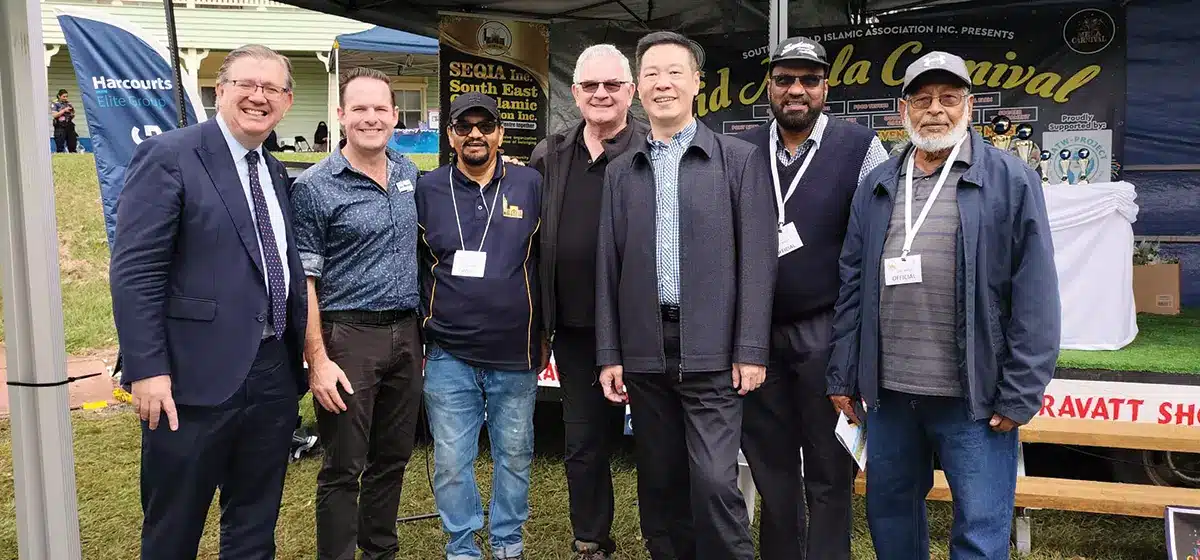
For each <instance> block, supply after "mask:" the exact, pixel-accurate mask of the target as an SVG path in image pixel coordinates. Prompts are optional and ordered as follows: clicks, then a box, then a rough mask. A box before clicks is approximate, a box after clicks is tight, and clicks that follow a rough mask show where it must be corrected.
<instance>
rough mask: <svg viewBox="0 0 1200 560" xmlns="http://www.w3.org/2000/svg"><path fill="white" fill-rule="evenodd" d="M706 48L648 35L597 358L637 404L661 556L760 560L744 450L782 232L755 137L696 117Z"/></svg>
mask: <svg viewBox="0 0 1200 560" xmlns="http://www.w3.org/2000/svg"><path fill="white" fill-rule="evenodd" d="M701 56H702V53H701V51H700V47H699V45H697V44H696V43H694V42H693V41H690V40H688V39H687V38H685V37H684V36H682V35H680V34H678V33H674V32H669V31H660V32H654V33H650V34H648V35H646V36H644V37H642V39H641V40H639V41H638V45H637V60H638V63H637V66H638V76H639V77H638V85H637V87H638V94H639V96H640V98H641V101H642V106H643V107H645V108H646V114H647V115H648V116H649V118H650V133H649V134H647V135H645V136H640V137H638V138H635V139H633V145H632V146H630V147H629V149H628V150H627V151H626V153H625V154H623V155H621V156H620V157H617V158H616V159H614V160H613V161H612V162H611V163H609V164H608V169H607V170H605V177H604V192H603V194H602V196H601V210H600V230H599V241H598V243H597V269H598V271H597V276H596V357H597V363H598V364H599V365H600V366H601V367H602V370H601V374H600V384H601V387H602V388H603V390H604V394H605V396H606V397H607V398H609V399H610V400H612V401H614V402H619V403H624V402H629V403H630V407H631V411H632V414H633V435H634V440H635V442H636V445H637V467H638V506H639V508H640V510H641V526H642V534H643V536H644V537H645V542H646V548H647V549H648V550H649V551H650V554H651V557H652V558H654V559H655V560H659V559H670V558H698V559H705V560H707V559H713V560H716V559H720V560H750V559H753V558H754V544H753V542H752V541H751V539H750V530H749V521H748V516H747V512H746V503H745V501H744V498H743V497H742V494H741V492H740V491H739V490H738V486H737V475H738V447H739V443H740V441H741V433H742V402H743V397H744V396H745V395H747V394H748V393H750V392H751V391H754V390H755V389H757V388H758V386H759V385H761V384H762V382H763V378H764V377H765V375H766V364H767V358H768V350H769V348H768V346H769V343H770V330H771V298H772V294H773V293H774V288H775V268H776V263H777V261H778V259H777V257H776V252H777V251H776V244H777V236H776V234H775V228H774V227H773V220H771V219H769V218H768V217H769V216H772V215H773V212H774V211H773V210H772V208H771V191H770V184H771V183H770V181H771V179H770V170H769V169H768V168H767V166H766V163H765V160H764V159H763V158H762V157H761V156H759V155H758V148H756V147H755V146H754V145H753V144H750V143H748V142H746V141H744V140H740V139H737V138H734V137H731V136H724V135H720V134H716V133H714V132H713V131H712V130H710V129H709V128H708V127H706V126H705V125H704V124H703V123H701V122H700V121H699V120H697V119H696V118H695V116H693V114H692V102H693V100H694V99H695V96H696V92H697V91H699V89H700V57H701Z"/></svg>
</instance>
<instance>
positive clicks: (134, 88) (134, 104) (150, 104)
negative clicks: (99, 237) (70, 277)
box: [58, 8, 206, 247]
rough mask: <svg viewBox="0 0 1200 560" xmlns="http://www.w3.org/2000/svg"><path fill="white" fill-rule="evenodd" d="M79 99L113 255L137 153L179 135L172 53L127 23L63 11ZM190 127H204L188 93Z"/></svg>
mask: <svg viewBox="0 0 1200 560" xmlns="http://www.w3.org/2000/svg"><path fill="white" fill-rule="evenodd" d="M58 12H59V15H58V24H59V26H61V27H62V30H63V36H64V37H65V39H66V41H67V48H68V49H69V50H70V54H71V64H72V65H74V67H75V79H76V81H77V82H78V83H79V97H80V98H82V99H83V108H84V111H85V112H86V114H87V121H88V129H89V130H90V133H91V138H92V152H93V153H94V154H95V157H96V175H97V178H98V179H99V181H100V199H101V202H102V204H103V206H104V222H105V229H106V230H107V233H108V244H109V246H110V247H111V246H112V242H113V235H114V234H115V232H116V217H117V213H116V212H117V210H116V208H117V197H118V196H120V194H121V188H122V187H123V186H124V184H125V170H126V168H127V167H128V166H129V160H130V159H131V158H132V157H133V150H134V148H136V147H137V145H138V144H141V143H142V141H143V140H145V139H146V138H147V137H149V136H153V135H155V134H161V133H163V132H165V131H167V130H171V129H173V128H176V124H177V123H178V112H177V109H176V104H175V99H176V95H177V92H176V89H175V88H177V87H182V85H181V84H176V83H175V74H174V72H173V71H172V69H171V59H170V55H169V54H168V51H167V50H166V49H165V48H163V47H162V46H161V45H159V44H158V43H157V42H156V41H155V40H154V38H153V37H151V36H150V35H149V34H148V33H146V32H144V31H142V30H141V29H139V28H138V27H137V26H135V25H134V24H132V23H129V22H127V21H123V20H120V19H116V18H113V17H111V16H109V15H107V14H103V13H95V12H91V11H85V10H82V9H75V8H71V9H68V8H59V9H58ZM187 99H188V103H186V105H187V122H188V123H189V124H194V123H196V122H200V121H203V120H205V117H206V115H205V113H204V109H203V106H202V105H201V103H200V101H199V98H198V97H196V96H195V92H188V96H187Z"/></svg>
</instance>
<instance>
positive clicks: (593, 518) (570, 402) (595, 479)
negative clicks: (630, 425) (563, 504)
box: [554, 327, 625, 551]
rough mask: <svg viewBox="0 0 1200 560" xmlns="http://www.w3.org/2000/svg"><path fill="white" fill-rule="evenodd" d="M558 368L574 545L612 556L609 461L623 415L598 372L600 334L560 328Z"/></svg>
mask: <svg viewBox="0 0 1200 560" xmlns="http://www.w3.org/2000/svg"><path fill="white" fill-rule="evenodd" d="M554 363H555V366H556V367H557V368H558V380H559V383H560V384H561V386H562V393H563V401H562V407H563V423H564V424H565V428H566V458H565V462H566V468H567V490H568V492H569V493H570V500H571V506H570V507H571V528H572V529H573V531H574V534H575V535H574V536H575V539H576V540H579V541H583V542H587V543H596V544H599V545H600V546H601V548H603V549H604V550H608V551H612V550H614V549H615V547H616V545H615V543H614V542H613V539H612V536H611V535H610V534H609V533H610V531H611V530H612V523H613V510H614V507H613V485H612V470H611V469H610V466H609V460H610V458H611V457H612V451H613V447H614V445H615V444H616V439H617V438H620V437H622V424H623V423H624V421H625V410H624V407H622V406H614V405H613V404H611V403H610V402H609V401H608V399H605V398H604V391H603V390H601V388H600V383H599V377H600V375H599V374H600V372H599V368H597V367H596V365H595V364H596V331H595V330H593V329H588V328H566V327H559V328H558V329H557V330H556V331H555V334H554Z"/></svg>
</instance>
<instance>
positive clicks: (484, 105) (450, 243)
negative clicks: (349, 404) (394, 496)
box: [416, 93, 549, 560]
mask: <svg viewBox="0 0 1200 560" xmlns="http://www.w3.org/2000/svg"><path fill="white" fill-rule="evenodd" d="M449 116H450V120H449V123H450V124H449V125H448V126H447V127H446V134H448V135H449V138H450V145H451V147H452V148H453V150H454V153H455V157H454V159H453V161H452V162H451V163H450V164H448V165H444V166H442V167H439V168H437V169H435V170H433V171H431V172H429V173H426V174H424V175H422V176H421V178H420V179H418V180H417V193H416V197H417V216H418V219H419V225H420V241H419V243H420V245H419V247H420V253H419V254H420V258H421V267H420V270H421V301H422V307H423V309H424V310H425V313H424V317H425V318H424V329H425V340H426V343H425V358H426V360H427V361H426V365H425V409H426V411H427V412H428V414H429V426H430V429H431V431H432V432H433V442H434V472H433V494H434V500H435V502H436V504H437V509H438V514H439V515H440V517H441V520H442V528H443V530H444V531H445V532H446V534H447V535H449V542H448V543H447V544H446V558H447V559H448V560H465V559H470V558H480V557H481V556H482V554H481V551H480V550H479V547H478V546H477V545H476V544H475V531H478V530H480V529H482V528H483V505H482V501H481V498H480V495H479V488H478V487H477V486H476V483H475V467H474V464H475V457H476V455H477V453H478V451H479V430H480V428H481V427H482V426H483V425H484V423H486V424H487V428H488V440H489V441H490V442H491V455H492V461H493V471H492V472H493V475H492V504H491V511H490V513H489V515H488V521H489V524H490V529H491V539H490V541H491V542H490V544H491V552H492V557H493V558H497V559H511V558H517V559H519V558H521V557H522V556H523V554H524V549H525V545H524V537H523V535H522V529H523V527H524V525H525V522H526V520H528V518H529V476H530V466H531V464H532V461H533V409H534V404H535V400H536V397H537V373H538V372H539V371H541V370H543V369H545V367H546V362H547V360H549V355H548V354H546V353H545V352H544V350H543V347H542V343H541V341H542V338H543V335H542V323H541V317H540V316H539V313H540V310H541V304H540V303H538V302H539V301H540V295H539V292H538V289H539V287H538V284H537V253H538V249H537V248H538V238H537V232H538V228H539V227H540V226H541V218H540V213H541V191H542V177H541V175H540V174H538V172H537V171H536V170H534V169H532V168H529V167H523V166H519V165H508V164H506V163H505V162H503V161H501V159H500V146H501V145H502V144H503V142H504V127H503V125H502V124H501V122H500V109H499V107H498V106H497V104H496V100H495V99H493V98H491V97H489V96H487V95H483V94H480V93H465V94H462V95H459V96H457V97H455V99H454V101H453V102H451V104H450V115H449Z"/></svg>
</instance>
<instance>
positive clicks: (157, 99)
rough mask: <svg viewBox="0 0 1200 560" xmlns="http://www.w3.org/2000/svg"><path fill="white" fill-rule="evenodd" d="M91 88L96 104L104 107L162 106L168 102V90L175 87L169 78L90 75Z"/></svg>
mask: <svg viewBox="0 0 1200 560" xmlns="http://www.w3.org/2000/svg"><path fill="white" fill-rule="evenodd" d="M92 88H93V89H94V90H96V105H97V106H99V107H104V108H120V107H156V108H159V109H161V108H163V107H166V106H167V103H169V102H170V94H169V93H166V92H170V91H172V90H174V89H175V84H174V83H173V82H172V81H171V80H164V79H162V78H154V79H153V80H150V79H130V78H123V77H112V76H92Z"/></svg>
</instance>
